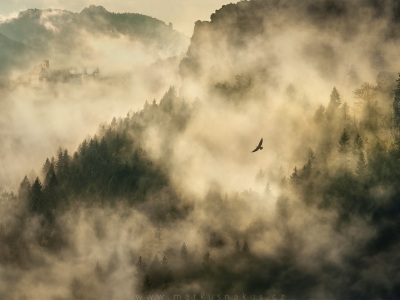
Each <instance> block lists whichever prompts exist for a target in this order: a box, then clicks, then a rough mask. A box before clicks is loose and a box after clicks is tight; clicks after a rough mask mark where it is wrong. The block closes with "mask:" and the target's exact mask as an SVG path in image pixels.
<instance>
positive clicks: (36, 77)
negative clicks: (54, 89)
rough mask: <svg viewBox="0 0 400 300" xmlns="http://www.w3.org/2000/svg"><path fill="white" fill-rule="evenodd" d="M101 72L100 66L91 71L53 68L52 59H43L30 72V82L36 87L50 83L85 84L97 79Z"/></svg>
mask: <svg viewBox="0 0 400 300" xmlns="http://www.w3.org/2000/svg"><path fill="white" fill-rule="evenodd" d="M99 74H100V71H99V68H94V69H93V70H91V71H89V72H88V69H87V68H83V69H81V70H78V69H77V68H71V69H69V70H65V69H62V70H51V69H50V61H49V60H42V61H41V62H40V63H39V64H38V65H36V66H35V67H34V68H33V70H32V71H31V72H30V73H29V83H30V85H31V86H34V87H41V86H44V85H46V84H48V83H71V84H85V83H86V82H87V81H90V80H94V79H97V78H98V77H99Z"/></svg>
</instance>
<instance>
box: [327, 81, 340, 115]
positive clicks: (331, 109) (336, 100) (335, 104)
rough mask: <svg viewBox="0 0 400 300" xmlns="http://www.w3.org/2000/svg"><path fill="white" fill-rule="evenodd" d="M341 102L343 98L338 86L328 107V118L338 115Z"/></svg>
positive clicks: (334, 89)
mask: <svg viewBox="0 0 400 300" xmlns="http://www.w3.org/2000/svg"><path fill="white" fill-rule="evenodd" d="M340 104H341V99H340V95H339V92H338V90H337V89H336V87H334V88H333V90H332V93H331V96H330V100H329V104H328V107H327V109H326V117H327V119H328V120H332V119H333V118H334V117H335V116H336V115H337V111H338V109H339V106H340Z"/></svg>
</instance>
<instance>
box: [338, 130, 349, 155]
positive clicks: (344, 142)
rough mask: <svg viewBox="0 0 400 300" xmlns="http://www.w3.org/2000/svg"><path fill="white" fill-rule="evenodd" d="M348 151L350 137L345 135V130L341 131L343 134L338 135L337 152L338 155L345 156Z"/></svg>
mask: <svg viewBox="0 0 400 300" xmlns="http://www.w3.org/2000/svg"><path fill="white" fill-rule="evenodd" d="M349 149H350V136H349V134H348V133H347V130H346V129H343V132H342V134H341V135H340V139H339V146H338V151H339V153H343V154H346V153H348V152H349Z"/></svg>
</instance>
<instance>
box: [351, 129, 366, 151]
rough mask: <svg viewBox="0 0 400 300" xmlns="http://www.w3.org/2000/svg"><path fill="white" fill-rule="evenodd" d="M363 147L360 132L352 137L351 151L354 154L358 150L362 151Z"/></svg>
mask: <svg viewBox="0 0 400 300" xmlns="http://www.w3.org/2000/svg"><path fill="white" fill-rule="evenodd" d="M363 148H364V143H363V140H362V138H361V136H360V134H359V133H357V134H356V136H355V137H354V140H353V152H354V153H355V154H357V153H359V152H360V151H362V150H363Z"/></svg>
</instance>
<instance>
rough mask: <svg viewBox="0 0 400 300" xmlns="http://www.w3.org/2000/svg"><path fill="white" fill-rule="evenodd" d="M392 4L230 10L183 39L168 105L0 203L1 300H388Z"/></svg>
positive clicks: (56, 157)
mask: <svg viewBox="0 0 400 300" xmlns="http://www.w3.org/2000/svg"><path fill="white" fill-rule="evenodd" d="M395 3H396V2H387V3H385V4H384V5H383V4H382V5H381V4H374V3H373V2H368V1H366V2H361V1H360V2H357V1H356V2H351V3H347V2H341V1H336V2H332V1H307V2H304V3H303V2H302V3H298V2H295V1H258V0H253V1H243V2H240V3H238V4H237V5H233V4H232V5H227V6H224V7H223V8H221V9H220V10H218V11H217V12H216V13H215V14H214V15H212V17H211V21H210V22H198V23H196V29H195V33H194V36H193V37H192V41H191V45H190V47H189V50H188V53H187V55H186V57H185V58H184V59H183V60H182V62H181V63H180V74H181V76H182V85H180V86H179V88H173V87H171V88H168V89H164V92H163V95H162V96H159V97H155V99H154V100H151V99H149V101H145V102H144V105H143V107H140V108H139V106H138V108H137V109H134V111H132V112H130V113H129V114H128V115H126V117H117V118H113V119H112V120H111V121H109V122H106V123H103V124H102V125H100V127H99V128H98V130H97V131H96V133H95V134H91V135H89V136H88V137H87V138H86V139H84V140H83V141H82V140H81V141H80V144H79V145H76V146H73V147H71V149H66V147H65V146H63V147H62V148H60V149H59V150H58V151H54V150H52V151H50V150H49V152H52V153H53V154H51V153H50V154H49V155H46V157H47V159H46V158H45V157H44V156H43V158H38V160H37V161H36V165H38V166H39V167H37V168H36V169H35V172H36V174H34V175H33V176H31V175H30V174H28V173H26V175H27V176H26V177H25V178H23V177H22V178H21V179H20V180H21V181H20V182H21V183H20V185H19V188H18V190H17V189H15V192H14V193H4V194H3V195H2V196H1V203H2V206H3V207H5V208H7V209H6V211H7V212H8V214H6V213H4V214H3V215H2V220H4V222H3V225H2V227H1V231H0V238H1V241H2V242H3V245H5V246H4V247H3V248H2V252H1V253H0V262H1V265H0V270H1V273H0V276H1V278H2V280H1V282H5V283H10V282H11V283H13V285H14V286H16V287H17V288H16V289H15V290H12V291H10V290H9V289H7V284H4V285H3V286H0V294H2V295H3V297H5V298H11V297H27V294H25V291H30V293H31V294H30V295H33V296H32V297H34V298H38V299H40V298H52V297H53V298H56V297H57V298H59V299H69V298H77V299H93V298H102V297H104V298H107V299H110V298H118V299H131V298H132V297H136V296H137V295H139V296H143V297H145V296H151V295H155V294H157V295H158V294H162V295H164V296H167V297H173V295H182V296H183V297H184V296H185V295H193V296H198V297H200V296H201V295H202V294H204V293H205V292H207V293H209V294H212V295H232V296H233V297H234V295H239V296H240V297H241V296H242V295H243V294H245V295H258V296H261V298H263V299H267V297H268V298H271V297H273V295H275V296H276V298H282V297H283V298H284V299H310V298H312V299H313V298H317V299H354V298H368V297H373V298H385V299H386V298H387V299H396V298H398V295H399V289H398V286H399V280H400V277H399V272H398V268H397V267H395V266H396V264H395V263H393V262H397V261H398V260H399V255H398V254H397V252H396V250H395V249H397V248H398V246H399V240H400V239H399V234H398V233H397V231H398V230H397V228H398V226H399V217H398V213H399V211H400V210H399V204H398V199H399V195H400V190H399V187H398V180H399V178H400V174H399V171H398V170H400V166H399V157H400V150H399V149H400V148H399V145H400V143H399V141H400V134H399V132H400V121H399V120H400V111H399V109H398V107H399V105H398V104H399V102H400V81H399V80H400V79H397V81H396V75H395V74H393V73H392V71H395V70H391V68H394V69H395V68H396V62H395V60H393V64H386V63H385V61H386V60H387V61H390V62H391V61H392V59H393V57H394V51H395V49H396V45H397V37H396V35H395V34H389V33H390V32H391V29H393V28H395V26H396V22H397V21H396V20H397V19H396V18H397V17H396V14H393V11H396V10H392V8H393V9H394V8H396V6H390V5H395ZM361 12H363V13H362V14H361ZM354 21H357V22H355V23H354ZM260 24H263V25H262V26H260ZM379 24H381V25H382V24H383V25H382V27H379ZM353 26H354V28H353ZM365 26H367V27H365ZM365 28H368V30H366V29H365ZM371 28H372V29H371ZM378 28H380V29H381V30H383V31H380V30H378ZM350 29H354V30H353V31H351V30H350ZM382 32H384V33H385V34H383V35H382V34H381V33H382ZM386 33H387V34H386ZM365 41H371V43H373V44H374V43H375V42H377V44H376V45H378V46H379V51H380V52H379V53H381V54H382V56H379V57H381V58H382V60H379V59H378V60H375V58H376V56H374V51H373V49H372V48H368V47H365V44H364V43H365ZM372 41H373V42H372ZM378 42H379V43H378ZM378 46H377V47H378ZM371 55H372V56H371ZM389 67H390V68H389ZM146 82H147V81H146ZM93 85H94V86H93V89H90V92H91V93H94V92H98V93H99V94H101V95H103V94H105V95H107V93H108V92H110V93H113V94H112V96H113V97H112V99H118V96H119V95H121V97H123V96H126V95H127V96H132V97H133V95H134V94H133V93H132V94H131V93H127V94H124V93H122V94H118V93H117V91H118V88H112V89H111V88H108V89H102V88H101V85H98V84H97V83H96V82H94V83H93ZM123 86H125V85H123ZM161 88H162V86H161V85H160V89H161ZM25 89H26V87H25V88H24V89H23V91H25ZM96 89H98V90H96ZM17 90H18V89H17ZM17 90H15V91H17ZM62 90H63V89H61V90H58V89H55V90H53V91H52V92H53V93H55V94H56V95H57V93H58V92H59V91H62ZM149 90H150V91H151V88H149ZM15 91H14V92H15ZM49 91H51V89H50V90H49ZM49 91H47V92H46V93H49ZM83 91H86V89H85V88H84V89H83ZM99 97H100V96H99ZM110 98H111V97H110ZM110 98H109V97H108V96H104V98H101V99H104V102H100V103H101V104H104V107H102V108H99V111H103V112H104V111H105V110H107V109H108V110H110V109H117V108H118V109H119V108H121V109H124V108H125V107H124V105H127V106H128V104H129V103H130V102H129V101H127V99H126V98H123V100H120V101H122V103H124V104H119V105H118V106H116V105H114V104H115V102H114V101H113V102H111V106H108V104H107V103H108V102H107V99H110ZM77 99H81V98H80V96H79V95H78V96H77ZM135 99H137V98H135ZM146 99H147V97H146ZM77 101H79V100H77ZM124 101H127V102H126V104H125V102H124ZM135 101H138V100H135ZM50 103H51V102H46V105H50ZM81 104H82V103H81V102H79V104H77V107H79V105H81ZM63 105H65V104H63ZM95 105H97V102H93V107H95ZM90 106H91V107H92V102H90ZM67 107H68V106H67ZM110 107H112V108H110ZM105 108H106V109H105ZM104 109H105V110H104ZM96 112H97V109H96ZM62 120H63V121H64V119H62ZM79 130H80V129H79ZM80 132H81V131H80ZM78 134H79V133H78ZM261 137H263V138H264V144H263V146H264V149H263V150H261V151H257V152H255V153H252V152H251V151H252V150H253V149H254V147H255V146H256V145H257V143H258V141H259V140H260V138H261ZM78 139H79V137H78ZM52 145H53V144H52ZM14 165H18V163H15V164H14ZM48 274H52V275H54V276H53V277H52V278H55V279H48V276H47V275H48ZM46 278H47V279H46ZM39 283H40V285H39Z"/></svg>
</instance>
